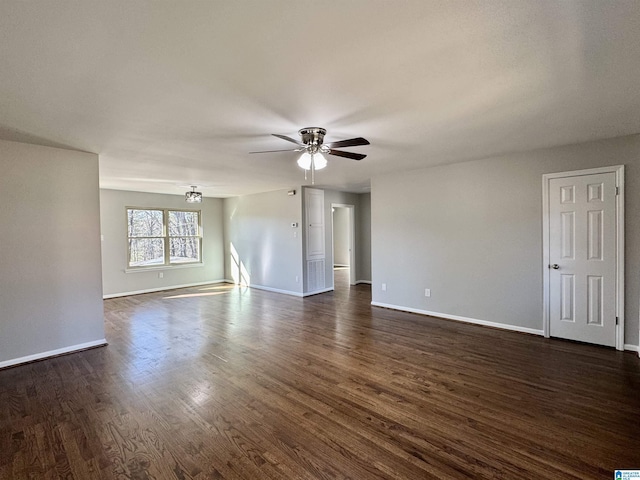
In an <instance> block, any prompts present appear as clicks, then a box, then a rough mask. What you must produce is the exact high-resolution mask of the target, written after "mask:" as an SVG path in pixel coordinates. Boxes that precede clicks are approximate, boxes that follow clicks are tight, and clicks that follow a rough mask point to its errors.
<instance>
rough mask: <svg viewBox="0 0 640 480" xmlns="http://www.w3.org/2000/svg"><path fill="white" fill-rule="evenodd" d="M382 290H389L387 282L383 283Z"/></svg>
mask: <svg viewBox="0 0 640 480" xmlns="http://www.w3.org/2000/svg"><path fill="white" fill-rule="evenodd" d="M382 291H383V292H386V291H387V284H386V283H383V284H382Z"/></svg>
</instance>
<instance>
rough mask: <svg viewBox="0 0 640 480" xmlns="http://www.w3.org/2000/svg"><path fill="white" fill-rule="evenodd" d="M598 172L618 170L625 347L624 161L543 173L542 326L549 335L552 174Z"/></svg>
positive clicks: (619, 297)
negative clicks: (550, 197) (608, 164)
mask: <svg viewBox="0 0 640 480" xmlns="http://www.w3.org/2000/svg"><path fill="white" fill-rule="evenodd" d="M599 173H615V175H616V187H618V190H619V191H618V195H616V237H617V243H616V272H617V279H616V316H617V317H618V325H617V327H616V350H624V348H625V345H624V165H612V166H610V167H599V168H589V169H586V170H574V171H570V172H556V173H545V174H543V175H542V292H543V293H542V312H543V316H542V326H543V332H544V336H545V337H547V338H549V336H550V330H551V328H550V318H549V316H550V312H549V309H550V308H551V305H550V300H549V297H550V294H549V289H550V285H551V281H550V277H549V275H550V272H549V263H550V262H549V244H550V240H549V235H550V233H549V207H550V206H549V183H550V181H551V179H553V178H564V177H577V176H582V175H596V174H599Z"/></svg>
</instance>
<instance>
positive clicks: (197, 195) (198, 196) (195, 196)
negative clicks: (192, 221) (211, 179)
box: [184, 185, 202, 203]
mask: <svg viewBox="0 0 640 480" xmlns="http://www.w3.org/2000/svg"><path fill="white" fill-rule="evenodd" d="M196 188H198V186H197V185H191V191H190V192H185V194H184V200H185V201H186V202H187V203H202V192H196Z"/></svg>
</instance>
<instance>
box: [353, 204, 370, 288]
mask: <svg viewBox="0 0 640 480" xmlns="http://www.w3.org/2000/svg"><path fill="white" fill-rule="evenodd" d="M359 197H360V209H359V212H358V215H357V218H358V219H357V221H356V239H357V242H358V244H357V245H358V246H357V250H356V255H357V257H356V261H357V262H358V281H359V282H370V281H371V194H370V193H363V194H360V195H359Z"/></svg>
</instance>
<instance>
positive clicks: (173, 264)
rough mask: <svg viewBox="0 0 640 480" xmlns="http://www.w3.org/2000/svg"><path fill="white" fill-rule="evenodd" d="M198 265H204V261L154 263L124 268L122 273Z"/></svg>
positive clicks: (196, 266) (194, 266)
mask: <svg viewBox="0 0 640 480" xmlns="http://www.w3.org/2000/svg"><path fill="white" fill-rule="evenodd" d="M198 267H204V263H202V262H193V263H172V264H170V265H154V266H153V267H134V268H125V269H124V273H142V272H153V271H156V270H174V269H179V268H198Z"/></svg>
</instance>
